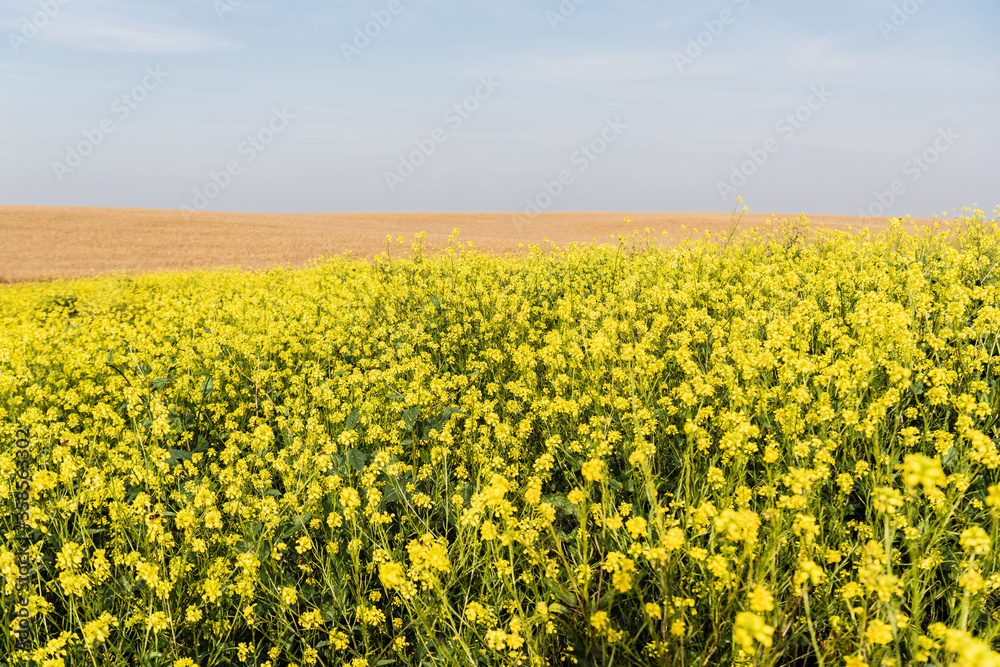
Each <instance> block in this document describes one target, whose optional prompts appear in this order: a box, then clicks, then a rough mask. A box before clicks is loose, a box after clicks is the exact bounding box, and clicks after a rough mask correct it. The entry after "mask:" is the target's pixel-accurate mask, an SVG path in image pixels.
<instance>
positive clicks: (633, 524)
mask: <svg viewBox="0 0 1000 667" xmlns="http://www.w3.org/2000/svg"><path fill="white" fill-rule="evenodd" d="M625 528H627V529H628V532H629V535H631V536H632V539H633V540H637V539H639V538H640V537H646V520H645V519H644V518H642V517H641V516H634V517H632V518H631V519H629V520H628V521H626V522H625Z"/></svg>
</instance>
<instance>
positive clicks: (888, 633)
mask: <svg viewBox="0 0 1000 667" xmlns="http://www.w3.org/2000/svg"><path fill="white" fill-rule="evenodd" d="M865 638H866V639H867V640H868V641H870V642H871V643H872V644H888V643H889V642H891V641H892V626H891V625H889V624H888V623H883V622H882V621H880V620H878V619H875V620H873V621H872V622H871V623H869V624H868V629H867V630H865Z"/></svg>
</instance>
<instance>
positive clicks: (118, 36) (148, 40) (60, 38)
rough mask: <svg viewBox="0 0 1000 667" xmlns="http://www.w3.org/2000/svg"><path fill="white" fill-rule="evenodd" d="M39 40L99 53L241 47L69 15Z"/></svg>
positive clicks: (188, 33) (174, 30)
mask: <svg viewBox="0 0 1000 667" xmlns="http://www.w3.org/2000/svg"><path fill="white" fill-rule="evenodd" d="M41 38H42V39H45V40H46V41H48V42H51V43H55V44H59V45H61V46H66V47H69V48H71V49H78V50H81V51H94V52H98V53H205V52H210V51H232V50H234V49H239V48H242V45H240V44H238V43H235V42H231V41H228V40H223V39H219V38H217V37H213V36H211V35H206V34H204V33H201V32H197V31H195V30H190V29H186V28H180V27H175V26H170V25H157V24H152V23H144V22H139V21H133V20H129V19H122V18H114V19H85V18H78V17H75V16H70V15H66V16H63V17H61V20H59V21H55V22H53V24H52V25H50V26H49V27H48V28H46V30H45V31H43V33H42V36H41Z"/></svg>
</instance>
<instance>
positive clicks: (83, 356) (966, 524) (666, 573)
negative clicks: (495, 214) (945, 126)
mask: <svg viewBox="0 0 1000 667" xmlns="http://www.w3.org/2000/svg"><path fill="white" fill-rule="evenodd" d="M998 226H1000V218H998V217H997V216H996V215H995V216H994V218H993V219H992V220H989V219H987V218H986V217H985V215H984V214H983V212H981V211H978V210H969V209H966V212H965V213H964V214H961V215H960V216H959V217H958V218H956V220H954V221H950V222H942V223H940V224H938V225H935V227H933V228H927V229H922V230H918V231H916V232H912V231H910V232H908V231H906V230H904V228H903V227H902V225H901V224H900V223H899V221H895V222H894V223H893V224H892V225H891V228H890V229H889V230H887V231H886V232H884V233H879V234H874V233H870V232H863V233H858V234H852V235H848V234H844V233H836V234H826V233H823V232H822V230H810V229H808V227H807V226H805V222H804V221H801V220H800V221H798V223H797V224H796V225H791V224H784V225H781V226H778V225H775V226H772V227H769V228H765V229H763V230H760V231H754V232H749V233H744V234H742V235H739V236H737V235H735V234H734V235H732V236H728V235H723V236H721V237H711V238H706V237H704V236H701V237H697V240H695V241H689V242H685V243H682V244H681V245H679V246H676V247H674V248H671V249H668V250H661V249H659V248H657V247H655V245H654V244H651V243H649V242H648V239H647V242H646V243H643V241H642V238H641V237H639V236H638V235H633V236H632V237H622V238H621V239H620V244H619V245H618V247H614V246H594V245H591V246H585V247H575V246H574V247H570V248H565V249H557V250H555V251H554V252H552V253H551V254H548V255H546V254H545V253H544V252H542V250H543V249H542V248H533V249H532V252H531V253H530V255H529V256H527V257H522V258H496V257H490V256H487V255H483V254H479V253H477V252H476V251H475V249H474V248H469V247H468V246H467V245H465V244H463V243H461V242H460V241H458V240H457V238H456V239H453V242H452V245H451V247H450V248H449V249H448V251H447V252H446V253H444V254H442V255H440V256H437V257H433V258H432V257H427V256H426V255H425V254H424V253H422V252H421V250H420V246H419V239H418V242H417V243H415V244H414V254H413V256H412V257H410V258H408V259H405V260H401V259H394V258H391V257H390V256H389V254H388V253H387V254H386V255H385V256H384V257H383V258H381V259H380V260H379V261H377V262H375V263H374V264H363V263H359V262H355V261H349V260H347V259H344V258H325V259H324V258H321V259H320V260H317V261H316V262H315V263H313V264H312V265H310V266H309V267H307V268H305V269H298V270H271V271H266V272H257V273H248V272H244V273H241V272H237V271H219V272H190V273H160V274H151V275H145V276H139V277H133V278H127V277H121V276H117V277H105V278H99V279H89V280H79V281H70V282H54V283H46V284H25V285H17V286H13V287H9V288H4V289H2V290H0V443H2V445H0V500H2V501H3V503H4V507H5V510H4V515H3V517H2V519H0V528H2V533H3V542H2V543H0V583H2V585H3V590H2V605H0V614H2V622H3V627H4V632H3V633H2V636H0V665H3V666H6V667H13V666H14V665H20V664H36V665H39V666H41V667H55V666H60V667H62V666H66V667H78V666H80V667H83V666H87V665H93V666H95V667H97V666H105V665H114V666H119V665H120V666H149V667H152V666H168V667H193V666H195V665H197V666H198V667H211V666H230V665H232V666H236V665H264V666H267V667H290V666H294V667H307V666H312V665H324V666H332V665H338V666H339V665H347V666H350V667H362V666H365V667H388V666H391V665H400V666H411V667H418V666H419V667H424V666H430V665H435V666H437V665H441V666H446V665H456V666H457V665H463V666H472V665H476V666H479V665H523V666H524V667H535V666H539V667H540V666H542V665H548V666H551V667H556V666H561V665H576V666H592V665H594V666H596V665H623V666H624V665H678V666H679V665H684V666H689V667H696V666H701V665H789V666H791V665H796V666H803V667H805V666H812V665H826V666H836V667H843V666H847V667H860V666H862V665H873V666H874V665H883V666H889V665H893V666H895V667H903V666H904V665H959V666H967V667H972V666H974V665H976V666H989V665H1000V655H998V654H997V653H995V652H994V650H993V649H994V648H995V647H997V643H996V642H997V640H998V636H997V635H998V631H1000V607H998V604H997V603H998V596H1000V570H998V568H997V551H998V549H1000V545H998V543H997V538H998V526H1000V523H998V512H1000V472H998V465H1000V450H998V443H1000V421H998V419H1000V417H998V415H1000V385H998V383H1000V344H998V339H997V332H998V330H1000V237H998V231H1000V230H998ZM456 233H457V230H456ZM647 234H648V230H647ZM31 661H34V662H33V663H31Z"/></svg>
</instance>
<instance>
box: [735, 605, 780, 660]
mask: <svg viewBox="0 0 1000 667" xmlns="http://www.w3.org/2000/svg"><path fill="white" fill-rule="evenodd" d="M773 634H774V628H773V627H772V626H770V625H768V624H767V623H765V622H764V619H762V618H761V617H760V616H758V615H757V614H754V613H752V612H749V611H743V612H740V613H738V614H736V620H735V622H734V623H733V642H735V643H736V644H737V645H738V646H739V647H740V648H741V649H742V650H743V652H744V653H746V654H747V655H753V654H754V653H756V652H757V649H756V646H755V644H754V642H755V641H756V642H757V643H758V644H760V645H761V646H764V647H770V646H771V636H772V635H773Z"/></svg>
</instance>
